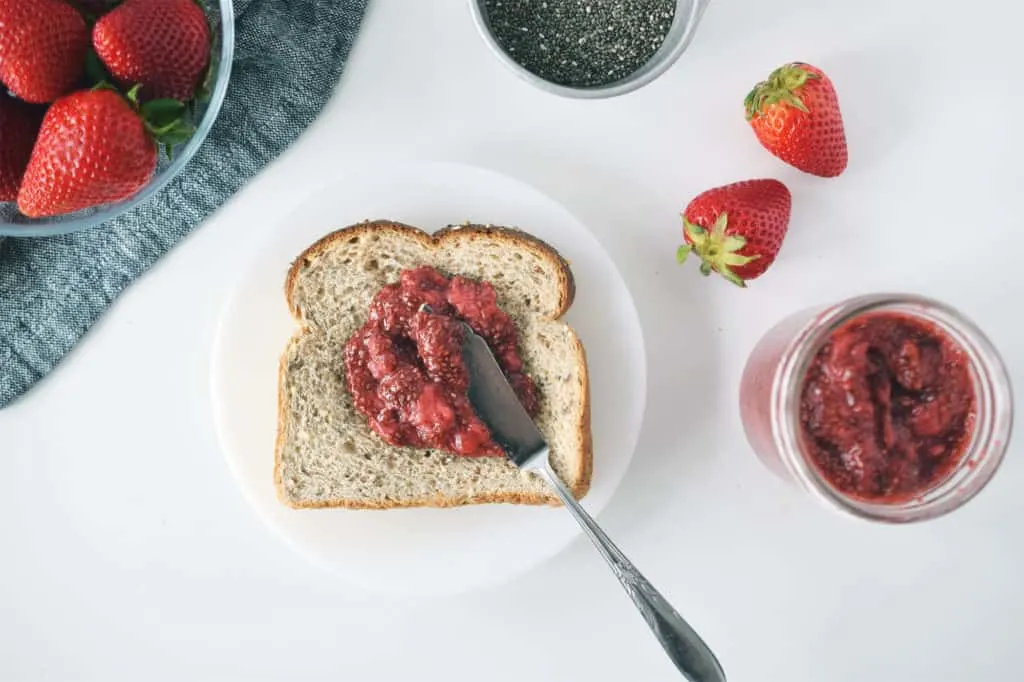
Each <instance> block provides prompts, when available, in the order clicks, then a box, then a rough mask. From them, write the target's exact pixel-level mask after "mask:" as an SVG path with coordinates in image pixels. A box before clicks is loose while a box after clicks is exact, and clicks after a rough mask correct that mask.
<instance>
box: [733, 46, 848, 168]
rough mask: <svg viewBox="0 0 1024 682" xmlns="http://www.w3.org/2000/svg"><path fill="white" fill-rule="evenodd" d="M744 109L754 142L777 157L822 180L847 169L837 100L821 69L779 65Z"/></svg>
mask: <svg viewBox="0 0 1024 682" xmlns="http://www.w3.org/2000/svg"><path fill="white" fill-rule="evenodd" d="M743 104H744V106H745V108H746V110H747V120H748V121H750V126H751V127H752V128H753V129H754V132H755V133H756V134H757V139H758V140H760V141H761V144H762V145H764V147H765V149H767V150H768V151H770V152H771V153H772V154H774V155H775V156H777V157H779V158H780V159H782V160H783V161H785V162H786V163H788V164H790V165H792V166H796V167H797V168H799V169H800V170H802V171H804V172H806V173H811V174H813V175H820V176H822V177H826V178H831V177H835V176H837V175H839V174H840V173H842V172H843V171H844V170H846V162H847V157H848V153H847V148H846V132H845V130H844V128H843V116H842V113H841V112H840V111H839V98H838V97H837V96H836V90H835V88H834V87H833V86H832V81H831V80H829V78H828V76H826V75H825V74H824V72H822V70H821V69H818V68H816V67H813V66H810V65H809V64H801V63H798V62H795V63H792V64H786V65H785V66H780V67H779V68H778V69H776V70H775V71H773V72H772V74H771V75H770V76H769V77H768V80H766V81H764V82H762V83H758V84H757V85H755V86H754V89H753V90H751V91H750V94H748V95H747V98H746V99H745V100H744V102H743Z"/></svg>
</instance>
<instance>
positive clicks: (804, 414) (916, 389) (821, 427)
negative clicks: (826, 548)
mask: <svg viewBox="0 0 1024 682" xmlns="http://www.w3.org/2000/svg"><path fill="white" fill-rule="evenodd" d="M975 403H976V398H975V392H974V386H973V383H972V381H971V376H970V372H969V369H968V359H967V357H966V355H965V354H964V351H963V349H962V348H961V347H960V346H959V345H958V344H956V343H955V342H954V341H953V340H952V339H951V338H949V336H948V335H947V334H946V333H945V332H943V331H941V330H940V329H939V328H937V327H936V326H935V325H933V324H931V323H929V322H927V321H924V320H921V319H918V318H914V317H910V316H907V315H901V314H897V313H881V312H879V313H868V314H865V315H862V316H860V317H857V318H854V319H853V320H851V321H849V322H847V323H846V324H844V325H843V326H841V327H839V328H838V329H836V330H835V331H834V332H833V333H832V334H831V336H830V337H829V339H828V340H827V342H826V343H825V345H824V346H823V347H822V348H821V350H820V351H819V352H818V353H817V355H816V356H815V358H814V359H813V361H812V362H811V364H810V367H809V368H808V370H807V373H806V375H805V378H804V382H803V387H802V393H801V402H800V425H801V430H802V437H803V446H804V450H805V452H806V453H807V454H808V455H809V457H810V460H811V462H812V463H813V464H814V465H815V467H816V468H817V469H818V472H819V474H820V475H821V476H822V477H823V478H824V479H825V480H826V481H827V482H828V483H829V484H830V485H831V486H832V487H833V488H835V489H836V490H838V491H839V492H842V493H844V494H847V495H850V496H852V497H856V498H860V499H864V500H868V501H874V502H898V501H902V500H906V499H909V498H912V497H914V496H916V495H918V494H920V493H923V492H925V491H927V490H928V489H930V488H932V487H934V486H935V485H936V484H938V483H940V482H941V481H942V480H943V479H944V478H946V476H948V475H949V474H950V473H951V472H952V471H953V470H954V469H955V468H956V467H957V465H958V464H959V463H960V460H961V459H962V458H963V455H964V451H965V449H966V447H967V444H968V442H969V440H970V437H971V433H972V431H973V428H974V419H975Z"/></svg>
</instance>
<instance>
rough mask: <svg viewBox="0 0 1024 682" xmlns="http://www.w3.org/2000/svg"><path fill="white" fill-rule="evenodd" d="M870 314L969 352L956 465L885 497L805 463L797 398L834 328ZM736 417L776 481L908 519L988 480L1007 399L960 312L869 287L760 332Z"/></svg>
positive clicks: (988, 354) (945, 506)
mask: <svg viewBox="0 0 1024 682" xmlns="http://www.w3.org/2000/svg"><path fill="white" fill-rule="evenodd" d="M868 313H894V314H898V315H900V316H903V317H912V318H915V319H918V320H921V321H923V322H925V323H926V324H928V325H929V326H931V327H934V328H935V329H936V330H937V331H938V332H940V333H943V334H945V335H946V336H947V337H948V338H949V340H951V341H952V342H953V343H955V344H956V345H958V346H959V347H960V348H961V350H962V351H963V353H964V356H965V357H966V359H967V369H968V373H969V375H970V380H971V383H972V388H973V392H974V396H975V404H974V423H973V426H971V427H970V428H971V433H970V435H969V436H968V439H967V442H966V447H965V448H964V449H963V454H962V456H961V457H960V459H959V463H958V464H956V465H955V468H954V469H953V470H952V471H951V472H950V473H949V474H948V475H947V476H946V477H945V478H943V479H942V480H940V481H938V482H937V483H935V484H933V485H932V486H931V487H930V488H926V489H924V490H922V491H920V492H917V493H915V494H914V495H912V496H911V497H909V498H899V499H896V500H892V501H888V500H884V499H883V500H875V501H871V500H865V499H862V498H860V497H855V496H851V495H849V494H846V493H844V492H842V491H840V490H839V489H837V488H835V487H834V486H832V485H831V484H830V483H829V482H828V481H827V480H826V479H825V478H824V477H823V476H822V474H821V473H820V472H819V470H818V467H817V466H816V465H815V464H814V462H813V461H812V459H811V456H810V454H809V452H808V449H807V447H806V446H805V444H804V439H803V437H802V431H801V428H802V427H801V423H800V399H801V393H802V390H803V385H804V379H805V375H806V372H807V370H808V367H809V366H810V364H811V362H812V360H814V358H815V356H816V355H817V354H818V351H819V350H820V349H821V348H822V346H823V345H824V344H825V342H826V341H827V340H828V339H829V337H830V336H831V335H832V333H833V332H835V331H836V330H837V329H838V328H840V327H842V326H843V325H845V324H846V323H848V322H850V321H851V320H853V319H855V318H857V317H860V316H862V315H865V314H868ZM740 415H741V417H742V420H743V428H744V430H745V431H746V435H747V440H748V441H749V442H750V445H751V446H752V447H753V448H754V451H755V452H756V453H757V455H758V456H759V457H760V458H761V460H762V461H763V462H764V463H765V464H766V465H767V466H768V467H769V468H770V469H771V470H773V471H775V472H776V473H777V474H779V475H780V476H782V477H783V478H785V479H788V480H790V481H792V482H795V483H796V484H797V485H799V486H800V487H801V488H803V489H804V490H806V491H807V492H808V493H810V494H811V495H813V496H814V497H816V498H817V499H818V500H820V501H822V502H824V503H825V504H826V505H828V506H830V507H833V508H835V509H839V510H841V511H844V512H848V513H850V514H853V515H854V516H857V517H860V518H864V519H869V520H873V521H884V522H890V523H905V522H910V521H921V520H925V519H931V518H935V517H937V516H940V515H942V514H946V513H948V512H951V511H953V510H954V509H956V508H958V507H960V506H961V505H962V504H964V503H965V502H967V501H968V500H970V499H971V498H972V497H974V496H975V495H976V494H978V492H979V491H980V490H981V489H982V488H983V487H984V486H985V484H986V483H988V481H989V480H990V479H991V478H992V476H993V475H994V474H995V472H996V470H997V469H998V468H999V464H1000V463H1001V462H1002V459H1003V455H1004V454H1005V452H1006V446H1007V442H1008V441H1009V438H1010V432H1011V430H1012V423H1013V397H1012V393H1011V389H1010V379H1009V377H1008V375H1007V373H1006V368H1005V367H1004V365H1003V362H1002V360H1001V358H1000V357H999V354H998V353H997V352H996V350H995V348H994V347H993V346H992V344H991V342H989V340H988V339H987V338H986V337H985V335H984V334H983V333H982V332H981V330H979V329H978V328H977V327H976V326H974V324H973V323H971V322H970V321H969V320H967V319H966V318H964V317H963V316H962V315H961V314H960V313H958V312H957V311H956V310H953V309H952V308H950V307H948V306H946V305H944V304H942V303H939V302H937V301H933V300H930V299H927V298H922V297H918V296H913V295H906V294H876V295H869V296H861V297H858V298H853V299H849V300H846V301H842V302H840V303H838V304H835V305H830V306H825V307H823V308H815V309H810V310H805V311H802V312H799V313H796V314H795V315H792V316H790V317H788V318H786V319H785V320H783V321H782V322H780V323H779V324H778V325H776V326H775V327H774V328H772V329H771V330H770V331H769V332H768V333H767V334H765V336H764V337H763V338H762V339H761V341H760V342H758V344H757V346H756V347H755V348H754V350H753V352H752V353H751V355H750V358H749V359H748V361H747V365H746V368H745V369H744V372H743V379H742V381H741V383H740Z"/></svg>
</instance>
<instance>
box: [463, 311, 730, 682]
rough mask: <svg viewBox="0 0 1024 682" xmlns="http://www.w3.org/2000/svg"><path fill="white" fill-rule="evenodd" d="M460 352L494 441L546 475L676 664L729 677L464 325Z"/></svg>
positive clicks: (711, 677) (689, 672) (695, 681)
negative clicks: (600, 518) (586, 505)
mask: <svg viewBox="0 0 1024 682" xmlns="http://www.w3.org/2000/svg"><path fill="white" fill-rule="evenodd" d="M462 326H463V329H464V332H465V333H464V334H463V343H462V356H463V359H464V360H465V362H466V368H467V369H468V370H469V401H470V403H471V404H472V405H473V409H474V410H475V411H476V413H477V416H479V417H480V420H481V421H483V422H484V424H486V425H487V427H488V428H489V429H490V430H491V435H492V437H493V438H494V441H495V442H496V443H497V444H498V445H500V446H501V448H502V449H503V450H504V451H505V453H506V454H507V455H508V458H509V459H510V460H512V462H514V463H515V465H516V466H517V467H519V468H520V469H522V470H524V471H529V472H533V473H535V474H537V475H538V476H540V477H541V478H542V479H544V480H545V481H546V482H547V483H548V484H549V485H550V486H551V488H552V489H553V490H554V491H555V494H556V495H557V496H558V497H559V499H561V501H562V502H563V503H564V504H565V507H566V508H567V509H568V510H569V511H570V512H571V513H572V515H573V516H574V517H575V518H576V521H578V522H579V524H580V527H581V528H583V532H584V533H586V535H587V537H589V538H590V539H591V540H592V541H593V543H594V546H595V547H597V550H598V551H599V552H600V553H601V556H603V557H604V558H605V561H607V562H608V565H609V566H611V569H612V571H613V572H614V573H615V576H616V577H617V578H618V579H619V582H620V583H622V586H623V587H624V588H625V589H626V593H627V594H629V596H630V598H631V599H632V600H633V603H634V604H635V605H636V607H637V609H639V611H640V614H641V615H642V616H643V617H644V620H646V621H647V625H649V626H650V628H651V630H652V631H653V632H654V636H655V637H657V638H658V641H659V642H661V646H662V647H664V649H665V652H666V653H667V654H668V656H669V658H671V659H672V662H673V663H675V666H676V668H678V669H679V672H681V673H682V674H683V677H685V678H686V679H687V680H690V682H725V672H724V671H723V670H722V666H721V665H720V664H719V663H718V659H716V658H715V655H714V654H713V653H712V652H711V649H709V648H708V646H707V645H706V644H705V643H704V641H703V640H702V639H701V638H700V636H699V635H698V634H697V633H696V632H695V631H694V629H693V628H691V627H690V626H689V624H687V622H686V621H685V620H683V618H682V616H680V615H679V614H678V613H677V612H676V610H675V609H674V608H672V605H671V604H669V603H668V601H666V600H665V598H664V597H662V596H661V593H659V592H658V591H657V590H656V589H654V587H653V586H652V585H651V584H650V583H649V582H647V579H646V578H644V577H643V575H641V574H640V571H638V570H636V568H635V567H634V566H633V564H632V563H630V561H629V559H627V558H626V556H625V555H624V554H623V553H622V552H621V551H619V548H618V547H616V546H615V545H614V544H613V543H612V541H611V540H610V539H609V538H608V536H607V535H605V534H604V531H602V530H601V528H600V527H599V526H598V525H597V523H596V522H595V521H594V519H592V518H591V517H590V515H589V514H588V513H587V512H586V511H585V510H584V509H583V507H581V506H580V504H579V503H578V502H577V501H576V499H575V498H574V497H573V495H572V492H570V490H569V488H568V487H566V485H565V483H564V482H563V481H562V479H561V478H559V476H558V474H556V473H555V470H554V469H553V468H552V467H551V461H550V458H549V454H550V452H549V450H548V444H547V443H546V442H545V441H544V436H543V435H542V434H541V432H540V431H539V430H538V429H537V425H536V424H534V422H533V419H531V418H530V415H529V414H528V413H527V412H526V409H525V408H524V407H523V406H522V404H521V403H520V402H519V398H518V397H517V396H516V393H515V391H514V390H513V388H512V386H511V385H510V384H509V383H508V379H506V378H505V374H504V372H502V370H501V367H500V366H499V365H498V362H497V360H495V358H494V355H493V354H492V353H491V349H490V348H489V347H488V346H487V342H486V341H484V340H483V339H482V338H481V337H480V336H478V335H477V334H476V333H474V332H473V330H472V329H471V328H470V327H469V326H468V325H466V324H463V325H462Z"/></svg>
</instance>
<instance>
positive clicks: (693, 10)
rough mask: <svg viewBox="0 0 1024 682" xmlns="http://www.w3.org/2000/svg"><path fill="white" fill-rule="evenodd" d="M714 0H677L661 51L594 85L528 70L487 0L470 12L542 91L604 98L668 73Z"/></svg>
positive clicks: (472, 0)
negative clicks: (500, 34) (496, 25)
mask: <svg viewBox="0 0 1024 682" xmlns="http://www.w3.org/2000/svg"><path fill="white" fill-rule="evenodd" d="M710 2H711V0H676V13H675V17H673V19H672V27H671V28H670V29H669V31H668V35H666V36H665V42H663V43H662V44H661V47H659V48H658V51H657V52H655V53H654V55H653V56H652V57H651V58H650V60H648V62H647V63H646V64H644V65H643V66H641V67H640V68H639V69H637V70H636V71H634V72H633V73H632V74H630V75H629V76H626V77H625V78H622V79H620V80H617V81H615V82H614V83H609V84H607V85H597V86H590V87H573V86H569V85H560V84H558V83H552V82H551V81H549V80H545V79H543V78H541V77H540V76H538V75H537V74H535V73H533V72H532V71H529V70H527V69H526V68H524V67H523V66H521V65H520V64H519V63H518V62H516V61H515V60H514V59H513V58H512V56H511V55H509V54H508V52H506V51H505V49H504V48H503V47H502V46H501V43H499V42H498V39H497V38H495V36H494V32H493V31H492V30H491V25H490V22H489V21H488V18H487V10H486V9H485V8H484V0H469V7H470V11H471V12H472V13H473V20H474V21H475V22H476V27H477V30H479V31H480V35H481V36H483V39H484V42H486V43H487V45H488V47H490V48H491V52H493V53H494V54H495V55H497V57H498V59H500V60H501V62H502V63H503V64H505V65H506V66H507V67H508V68H510V69H512V71H513V72H514V73H515V74H516V75H517V76H519V77H520V78H522V79H523V80H525V81H527V82H529V83H532V84H534V85H536V86H537V87H539V88H540V89H542V90H546V91H548V92H550V93H553V94H556V95H561V96H562V97H575V98H578V99H602V98H606V97H617V96H619V95H624V94H626V93H627V92H632V91H633V90H637V89H638V88H642V87H643V86H645V85H647V84H648V83H650V82H651V81H653V80H654V79H655V78H657V77H658V76H660V75H661V74H663V73H665V71H667V70H668V68H669V67H670V66H672V64H674V63H675V61H676V60H677V59H679V55H681V54H683V52H684V51H685V50H686V48H687V46H689V44H690V41H691V40H693V34H694V33H695V32H696V30H697V24H699V23H700V19H701V16H702V15H703V14H704V10H705V9H706V8H707V6H708V4H709V3H710Z"/></svg>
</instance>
